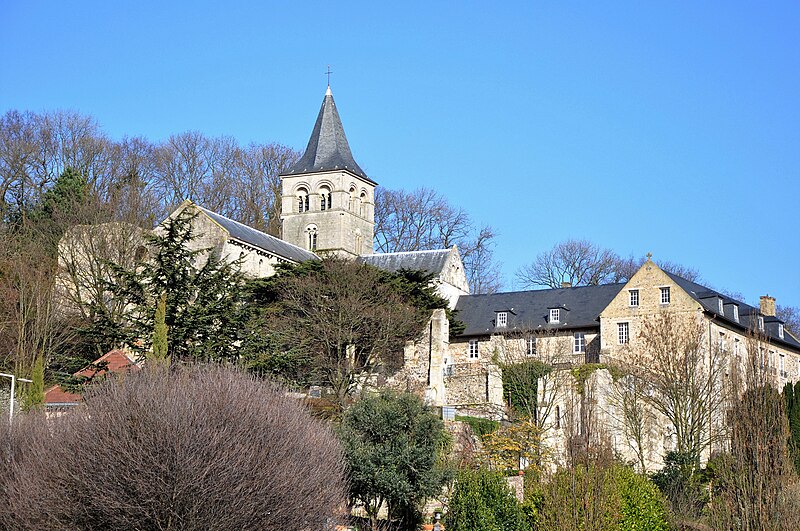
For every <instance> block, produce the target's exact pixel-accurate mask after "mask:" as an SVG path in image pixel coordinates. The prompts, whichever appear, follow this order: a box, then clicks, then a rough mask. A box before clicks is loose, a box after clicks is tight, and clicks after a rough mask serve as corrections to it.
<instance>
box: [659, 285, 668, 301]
mask: <svg viewBox="0 0 800 531" xmlns="http://www.w3.org/2000/svg"><path fill="white" fill-rule="evenodd" d="M659 289H661V304H669V286H667V287H666V288H659Z"/></svg>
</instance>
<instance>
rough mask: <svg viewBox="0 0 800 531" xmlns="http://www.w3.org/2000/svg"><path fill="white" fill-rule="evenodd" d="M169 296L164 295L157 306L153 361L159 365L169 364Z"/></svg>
mask: <svg viewBox="0 0 800 531" xmlns="http://www.w3.org/2000/svg"><path fill="white" fill-rule="evenodd" d="M166 317H167V295H166V293H162V294H161V296H160V297H159V298H158V304H157V306H156V315H155V324H154V327H153V352H152V355H151V359H152V360H153V361H155V362H157V363H164V364H168V363H169V357H167V350H168V343H167V323H166Z"/></svg>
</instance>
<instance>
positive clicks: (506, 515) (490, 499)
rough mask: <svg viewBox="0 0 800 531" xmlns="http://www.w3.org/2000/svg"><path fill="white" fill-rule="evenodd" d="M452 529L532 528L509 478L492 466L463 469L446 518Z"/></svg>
mask: <svg viewBox="0 0 800 531" xmlns="http://www.w3.org/2000/svg"><path fill="white" fill-rule="evenodd" d="M444 523H445V526H446V528H447V529H448V530H449V531H530V529H531V527H530V525H529V524H528V522H527V519H526V516H525V513H524V512H523V510H522V507H520V504H519V503H517V499H516V497H514V493H513V492H512V491H511V488H510V487H509V485H508V483H506V480H505V478H504V477H503V476H502V475H501V474H498V473H496V472H491V471H488V470H465V471H462V472H460V473H459V475H458V478H457V479H456V484H455V487H454V488H453V493H452V495H451V497H450V505H449V507H448V512H447V515H446V516H445V520H444Z"/></svg>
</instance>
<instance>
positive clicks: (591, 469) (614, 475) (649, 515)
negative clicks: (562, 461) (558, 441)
mask: <svg viewBox="0 0 800 531" xmlns="http://www.w3.org/2000/svg"><path fill="white" fill-rule="evenodd" d="M542 491H543V498H544V499H543V503H542V511H541V522H542V525H543V529H623V530H645V529H646V530H667V529H669V513H668V511H667V509H666V500H665V499H664V497H663V496H662V495H661V493H660V492H659V491H658V489H657V488H656V486H655V485H654V484H653V483H652V482H650V480H648V479H647V478H646V477H645V476H641V475H639V474H637V473H636V472H634V471H633V470H632V469H630V468H629V467H626V466H623V465H620V464H618V463H614V462H606V461H604V460H602V459H599V460H598V459H589V460H587V461H586V462H585V463H578V464H576V465H575V467H574V468H570V469H561V470H559V471H558V472H557V473H556V474H555V476H554V477H553V478H551V479H550V481H549V482H548V483H547V484H546V485H544V486H543V489H542Z"/></svg>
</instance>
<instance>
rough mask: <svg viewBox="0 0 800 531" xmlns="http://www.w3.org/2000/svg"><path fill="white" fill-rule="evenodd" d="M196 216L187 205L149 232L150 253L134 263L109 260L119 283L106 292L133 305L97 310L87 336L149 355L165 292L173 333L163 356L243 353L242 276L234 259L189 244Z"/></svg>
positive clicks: (209, 356) (167, 320)
mask: <svg viewBox="0 0 800 531" xmlns="http://www.w3.org/2000/svg"><path fill="white" fill-rule="evenodd" d="M187 210H188V209H187ZM195 215H196V214H193V213H191V212H187V211H186V210H184V211H183V212H182V213H180V214H179V215H177V216H175V217H173V218H170V219H168V220H167V221H165V222H164V223H163V224H162V225H161V226H160V227H159V228H158V229H156V230H155V231H153V234H151V235H149V236H147V240H148V243H149V247H150V251H151V252H150V256H149V257H146V258H145V259H144V260H143V261H142V262H140V263H138V264H137V265H136V266H135V267H133V268H130V269H125V268H123V267H120V266H118V265H115V264H112V265H111V268H112V272H113V276H114V282H111V283H109V285H108V290H109V291H110V292H111V293H112V294H113V296H115V297H119V298H121V300H123V301H125V303H126V305H127V306H128V307H129V310H128V311H127V312H126V314H125V315H124V316H123V318H122V319H121V320H117V321H115V320H114V319H111V318H110V317H109V316H108V315H107V313H104V312H103V310H102V308H98V316H99V317H98V320H97V321H96V322H95V323H94V325H93V326H92V327H91V328H90V329H87V330H86V331H85V332H86V333H87V334H88V335H93V336H95V337H96V338H97V339H98V340H99V341H102V342H103V343H104V346H105V348H112V347H117V346H121V345H128V346H130V347H131V348H132V349H133V350H134V351H136V352H137V353H138V355H139V356H140V357H143V358H144V357H147V356H148V355H149V354H150V353H152V352H153V340H154V339H155V338H156V334H155V330H156V308H154V307H153V303H152V301H153V300H158V299H159V298H160V297H161V296H162V295H163V296H164V297H165V303H164V309H165V316H164V324H165V326H166V329H167V330H168V331H169V338H170V340H169V341H168V343H167V350H166V357H169V358H170V359H172V360H183V359H202V360H222V359H231V358H233V357H235V356H237V355H238V350H239V347H238V341H239V335H240V330H241V328H242V316H243V312H242V305H241V303H240V296H239V294H240V292H241V287H242V284H243V282H244V280H243V277H242V275H241V273H240V272H239V271H238V264H237V263H236V262H226V261H223V260H220V259H219V258H218V257H217V256H216V254H215V253H214V252H213V251H212V250H210V249H199V250H198V249H192V248H191V245H190V244H191V242H192V241H193V240H194V239H195V238H196V236H195V234H194V231H193V229H192V223H191V222H192V219H193V218H194V217H195ZM159 340H160V339H159ZM158 348H159V349H160V348H162V346H161V345H159V347H158ZM159 352H160V351H159Z"/></svg>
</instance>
